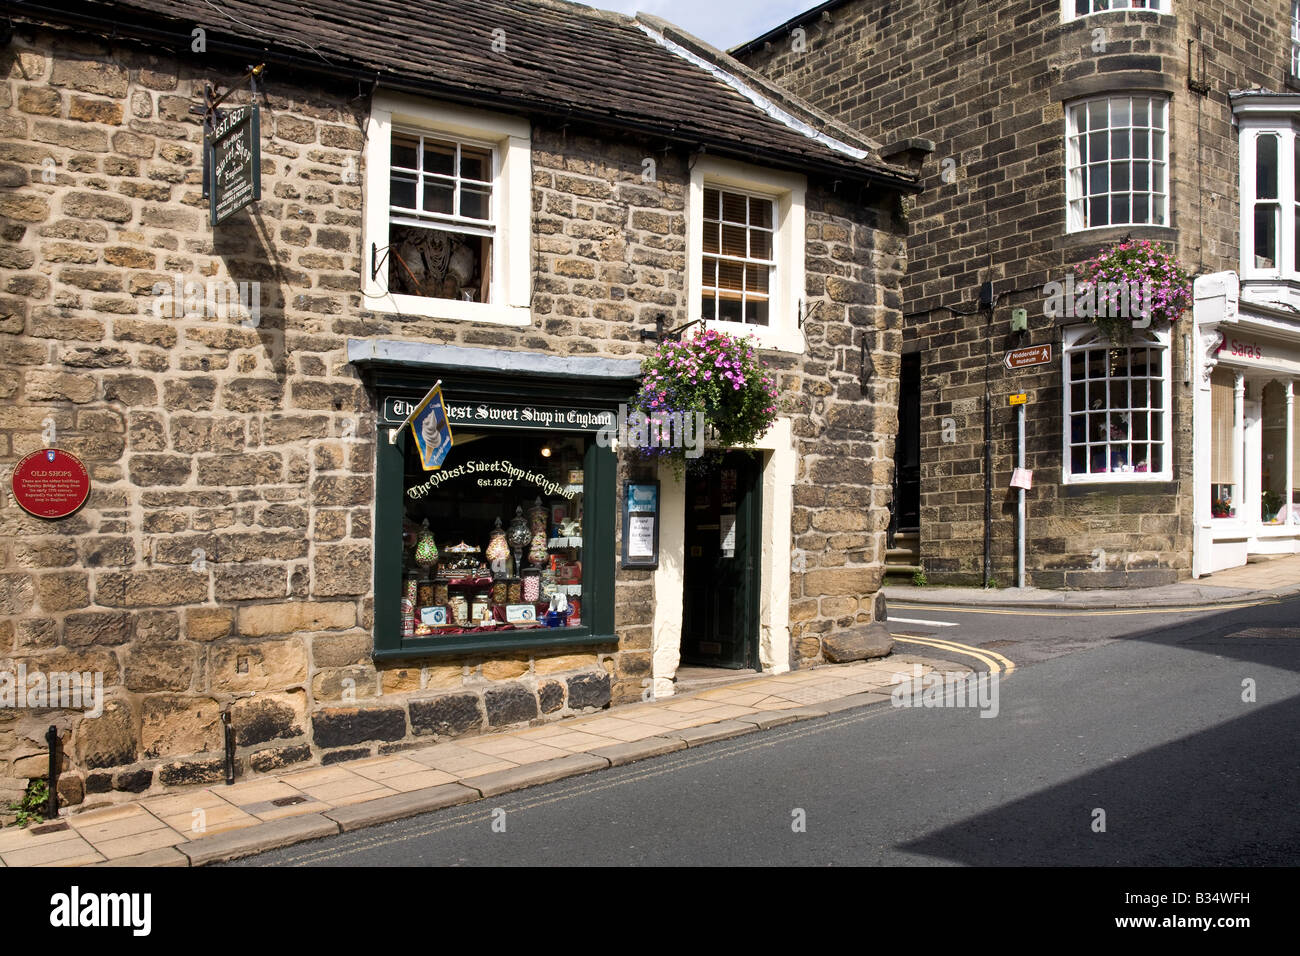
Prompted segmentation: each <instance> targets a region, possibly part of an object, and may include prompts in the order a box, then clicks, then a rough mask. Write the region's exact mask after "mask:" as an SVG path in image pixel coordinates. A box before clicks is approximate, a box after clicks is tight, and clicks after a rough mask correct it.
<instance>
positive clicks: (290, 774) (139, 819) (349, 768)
mask: <svg viewBox="0 0 1300 956" xmlns="http://www.w3.org/2000/svg"><path fill="white" fill-rule="evenodd" d="M913 662H923V663H922V667H923V673H928V672H929V671H930V670H931V669H935V668H943V669H949V670H950V669H952V668H953V666H954V665H952V664H951V663H949V662H945V661H936V660H933V659H926V658H917V657H915V656H911V655H908V656H905V657H904V656H896V657H894V658H891V659H890V660H881V661H873V662H863V663H857V664H842V665H835V666H826V667H819V668H814V669H811V670H805V671H796V672H791V673H788V674H780V675H776V676H762V675H760V676H758V677H755V678H753V679H752V680H743V681H738V682H736V683H731V684H726V685H724V686H721V687H713V688H710V689H707V690H701V691H696V692H693V693H689V694H684V695H681V696H676V697H668V698H664V699H662V700H655V701H646V702H643V703H637V704H630V705H627V706H625V707H616V708H614V709H612V710H609V711H602V712H601V713H598V714H592V715H589V716H585V717H575V718H570V719H566V720H564V721H560V722H557V723H554V724H547V725H545V726H541V727H527V728H520V729H518V730H513V731H506V732H502V733H493V734H485V735H484V736H481V737H470V738H466V739H462V740H457V741H455V742H450V743H439V744H431V745H430V746H428V747H423V748H420V749H418V750H408V751H404V752H402V753H400V754H395V755H392V756H386V757H371V758H367V759H364V760H354V761H351V762H349V763H345V764H337V765H335V766H331V767H314V768H309V769H306V770H289V771H286V772H284V773H281V774H277V775H268V776H265V777H257V778H254V779H252V780H245V781H242V782H240V783H237V784H234V785H233V786H228V787H227V786H214V787H192V788H189V789H186V790H180V791H177V792H176V793H171V794H166V795H162V796H153V797H146V798H144V799H142V800H138V801H134V802H131V803H125V804H118V805H110V806H105V807H100V808H97V809H91V810H84V811H81V812H71V813H69V812H67V811H64V814H65V815H63V816H61V817H59V819H58V820H51V821H48V822H46V823H45V824H42V825H40V826H37V827H29V828H26V829H19V828H10V829H6V830H0V866H83V865H86V864H91V863H102V862H106V861H107V862H108V863H110V864H117V863H130V862H131V859H132V858H133V857H139V858H140V860H141V862H147V863H150V864H154V865H157V864H159V863H160V862H163V861H166V862H169V863H171V864H173V865H176V864H179V865H186V864H187V863H188V862H189V860H188V857H186V856H183V855H182V854H183V851H181V852H177V851H176V850H175V849H168V848H178V847H184V846H186V845H193V844H194V843H196V841H201V840H205V839H211V838H212V837H213V836H216V835H218V834H230V833H233V832H234V831H244V830H247V831H248V832H249V835H255V832H256V831H254V830H252V829H250V828H255V827H258V826H261V825H266V824H271V823H272V822H273V821H279V823H277V824H276V825H278V826H286V825H289V823H290V819H291V818H293V817H299V816H304V815H307V814H313V815H316V817H315V818H316V819H321V820H322V821H324V822H326V823H328V822H330V821H329V820H328V819H327V818H328V815H329V813H330V812H331V811H335V810H338V809H340V808H342V807H364V805H366V804H367V803H368V802H369V801H385V800H387V798H397V797H400V798H401V799H403V800H408V799H412V798H414V799H417V800H418V799H420V798H418V797H415V796H414V795H416V794H418V793H419V792H420V791H430V792H432V791H435V788H440V787H441V788H444V789H445V788H446V785H448V784H457V783H463V786H464V787H465V788H468V790H465V791H464V792H465V793H467V794H470V795H471V796H470V798H471V799H472V798H473V796H476V795H477V792H478V791H476V790H475V787H474V781H475V779H476V778H482V777H485V775H488V774H495V773H498V772H500V771H510V770H516V769H519V768H529V770H528V771H521V774H522V776H521V780H524V781H525V782H523V783H521V785H523V786H527V785H530V782H536V779H535V778H536V777H537V775H538V774H543V775H544V774H546V773H548V772H549V771H550V768H551V767H557V766H558V767H563V766H566V765H564V764H551V765H547V766H542V765H546V764H547V761H560V760H564V761H579V762H581V757H580V756H579V755H584V754H585V755H592V754H593V752H595V751H601V750H603V749H605V748H610V747H623V748H626V747H629V746H630V747H637V748H638V751H637V752H638V753H639V754H641V755H643V756H649V755H650V753H651V752H652V751H654V750H655V748H656V747H658V748H659V750H660V752H661V751H662V746H663V743H664V742H663V740H662V737H664V736H672V735H673V734H674V733H675V732H678V731H688V730H693V729H694V728H701V727H705V726H707V725H710V724H723V723H724V722H725V724H726V725H727V726H735V724H734V722H735V721H737V720H739V721H743V720H744V719H745V718H746V717H751V718H763V719H764V720H766V719H767V718H768V717H770V716H773V715H774V712H778V711H782V710H793V709H796V708H800V707H805V706H808V705H815V704H818V703H825V702H827V701H832V700H836V699H839V698H844V697H852V696H855V695H858V694H862V693H864V692H876V693H884V694H888V693H889V691H890V689H891V678H892V677H893V675H894V674H896V673H900V672H906V673H907V674H908V676H909V677H910V676H911V665H912V663H913ZM804 716H807V715H806V714H804ZM750 726H754V725H753V724H751V725H750ZM637 741H644V742H645V746H644V747H640V746H639V745H638V744H637V743H636V742H637ZM642 751H644V753H642ZM618 752H620V753H621V752H622V751H618ZM596 756H599V755H598V754H597V755H596ZM602 759H604V758H602ZM633 759H636V758H633ZM575 766H578V765H575ZM583 766H584V767H585V765H583ZM533 769H536V771H537V773H534V774H533V778H534V779H533V780H531V781H529V780H528V773H531V772H532V771H533ZM579 769H580V770H581V769H582V768H579ZM585 769H590V768H589V767H587V768H585ZM566 775H567V774H566ZM479 787H480V789H484V790H487V789H490V787H489V786H488V785H487V784H480V785H479ZM375 806H376V807H381V806H387V804H375ZM73 810H74V811H75V810H76V808H73ZM349 812H350V813H352V812H355V811H349ZM413 812H418V811H413ZM389 819H391V816H390V817H389ZM317 835H319V834H317ZM277 845H282V843H280V844H277ZM240 852H248V850H247V849H246V848H245V849H244V850H241V851H240ZM143 854H148V856H142V855H143Z"/></svg>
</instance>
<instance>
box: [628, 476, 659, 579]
mask: <svg viewBox="0 0 1300 956" xmlns="http://www.w3.org/2000/svg"><path fill="white" fill-rule="evenodd" d="M623 567H625V568H657V567H659V482H657V481H645V482H630V481H629V482H627V483H626V484H625V485H624V486H623Z"/></svg>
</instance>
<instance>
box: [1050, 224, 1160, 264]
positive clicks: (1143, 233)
mask: <svg viewBox="0 0 1300 956" xmlns="http://www.w3.org/2000/svg"><path fill="white" fill-rule="evenodd" d="M1125 236H1132V237H1133V238H1134V239H1149V240H1151V241H1152V242H1175V241H1176V240H1177V239H1178V230H1177V229H1175V228H1174V227H1173V226H1146V225H1144V226H1092V227H1090V228H1087V229H1069V228H1068V227H1067V231H1066V232H1065V234H1064V235H1063V236H1062V237H1061V241H1060V248H1061V249H1063V250H1064V252H1065V254H1066V256H1067V257H1068V258H1075V257H1077V256H1089V257H1091V256H1093V255H1096V253H1097V250H1098V248H1099V247H1102V246H1109V245H1112V244H1114V243H1116V242H1119V241H1120V240H1121V239H1123V238H1124V237H1125Z"/></svg>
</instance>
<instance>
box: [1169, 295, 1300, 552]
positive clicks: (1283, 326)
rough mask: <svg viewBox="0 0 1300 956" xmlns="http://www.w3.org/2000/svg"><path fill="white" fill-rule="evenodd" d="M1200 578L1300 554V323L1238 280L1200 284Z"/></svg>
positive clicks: (1270, 298) (1197, 412)
mask: <svg viewBox="0 0 1300 956" xmlns="http://www.w3.org/2000/svg"><path fill="white" fill-rule="evenodd" d="M1195 296H1196V303H1195V316H1196V330H1197V331H1196V334H1197V336H1198V338H1199V341H1200V348H1199V349H1197V350H1196V355H1197V356H1198V362H1199V364H1200V368H1199V369H1197V370H1196V373H1197V385H1198V387H1197V390H1196V408H1195V416H1194V427H1195V447H1196V454H1195V468H1194V471H1195V479H1194V484H1195V494H1196V508H1195V513H1196V545H1195V554H1194V557H1193V573H1194V574H1195V575H1196V576H1198V577H1199V576H1200V575H1203V574H1211V573H1213V572H1215V571H1221V570H1223V569H1225V568H1231V567H1237V566H1239V565H1243V564H1245V563H1246V562H1247V560H1248V559H1249V558H1250V556H1251V555H1254V554H1292V553H1300V419H1298V418H1297V409H1296V402H1295V396H1296V394H1297V392H1300V317H1298V316H1297V315H1296V313H1295V312H1294V311H1293V310H1291V309H1288V308H1286V307H1285V306H1284V305H1283V304H1282V303H1281V302H1279V301H1276V300H1275V299H1276V297H1275V296H1272V295H1268V296H1266V295H1263V294H1260V295H1258V296H1257V295H1254V294H1252V290H1251V289H1250V288H1249V286H1247V287H1245V288H1243V287H1242V286H1241V284H1240V283H1239V281H1238V279H1237V276H1236V275H1235V274H1234V273H1230V272H1229V273H1217V274H1215V275H1209V276H1202V277H1201V278H1198V279H1197V280H1196V284H1195Z"/></svg>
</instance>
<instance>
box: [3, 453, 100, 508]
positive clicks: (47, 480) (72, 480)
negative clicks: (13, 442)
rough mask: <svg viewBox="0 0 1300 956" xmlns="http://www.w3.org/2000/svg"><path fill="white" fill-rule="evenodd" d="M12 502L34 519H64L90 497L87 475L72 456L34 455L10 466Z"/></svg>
mask: <svg viewBox="0 0 1300 956" xmlns="http://www.w3.org/2000/svg"><path fill="white" fill-rule="evenodd" d="M13 490H14V501H16V502H18V506H19V507H20V508H22V509H23V510H24V511H26V512H27V513H28V514H33V515H35V516H36V517H38V518H66V517H67V516H68V515H70V514H72V513H73V512H74V511H76V510H77V509H78V508H80V507H81V506H82V505H83V504H85V503H86V498H88V497H89V496H90V475H89V474H87V473H86V466H85V465H83V464H82V463H81V459H80V458H78V457H77V456H76V455H70V454H68V452H66V451H59V450H58V449H57V448H42V449H41V450H40V451H34V452H32V453H31V454H30V455H28V456H27V457H26V458H24V459H23V460H22V461H20V462H19V463H18V464H17V465H15V466H14V475H13Z"/></svg>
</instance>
